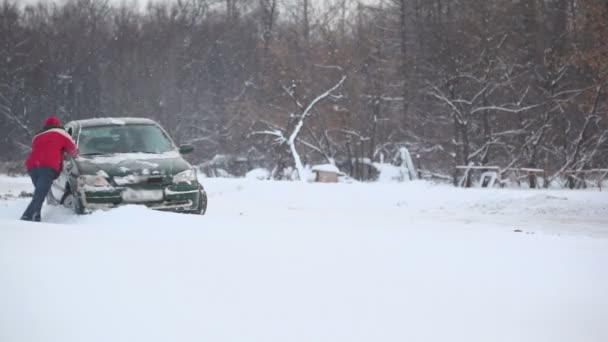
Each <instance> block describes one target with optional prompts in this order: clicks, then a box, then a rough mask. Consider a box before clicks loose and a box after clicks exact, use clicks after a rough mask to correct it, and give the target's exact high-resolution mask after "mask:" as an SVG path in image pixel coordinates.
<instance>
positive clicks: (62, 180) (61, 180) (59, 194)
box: [51, 125, 75, 201]
mask: <svg viewBox="0 0 608 342" xmlns="http://www.w3.org/2000/svg"><path fill="white" fill-rule="evenodd" d="M65 131H66V132H67V133H68V134H69V135H70V136H71V137H72V139H74V133H75V127H74V126H72V125H67V126H66V127H65ZM73 167H74V160H73V159H72V157H70V156H68V155H67V154H64V155H63V164H62V169H61V172H60V173H59V176H58V177H57V179H55V181H54V182H53V186H52V187H51V194H52V196H53V197H54V198H55V199H56V200H57V201H60V200H61V199H62V198H63V196H64V194H65V191H66V184H67V183H68V177H69V174H70V172H71V171H72V168H73Z"/></svg>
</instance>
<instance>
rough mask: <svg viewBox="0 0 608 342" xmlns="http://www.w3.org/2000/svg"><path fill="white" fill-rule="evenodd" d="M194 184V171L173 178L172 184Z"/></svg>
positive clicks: (187, 171) (184, 172)
mask: <svg viewBox="0 0 608 342" xmlns="http://www.w3.org/2000/svg"><path fill="white" fill-rule="evenodd" d="M192 182H196V171H195V170H194V169H190V170H186V171H182V172H180V173H178V174H176V175H174V176H173V183H188V184H191V183H192Z"/></svg>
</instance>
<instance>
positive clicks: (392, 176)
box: [373, 163, 410, 182]
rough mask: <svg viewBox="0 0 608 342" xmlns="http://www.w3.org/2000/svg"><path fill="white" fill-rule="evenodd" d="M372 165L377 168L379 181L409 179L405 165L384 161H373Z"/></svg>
mask: <svg viewBox="0 0 608 342" xmlns="http://www.w3.org/2000/svg"><path fill="white" fill-rule="evenodd" d="M373 165H374V167H375V168H376V170H378V181H379V182H403V181H409V180H410V175H409V170H408V169H407V168H406V167H403V166H395V165H393V164H386V163H373Z"/></svg>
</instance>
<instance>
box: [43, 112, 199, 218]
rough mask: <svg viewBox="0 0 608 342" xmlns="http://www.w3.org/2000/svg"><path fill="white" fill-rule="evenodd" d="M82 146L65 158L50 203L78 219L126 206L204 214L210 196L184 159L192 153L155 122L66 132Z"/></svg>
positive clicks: (93, 125) (112, 121)
mask: <svg viewBox="0 0 608 342" xmlns="http://www.w3.org/2000/svg"><path fill="white" fill-rule="evenodd" d="M65 129H66V131H67V132H68V134H70V135H71V136H72V138H73V139H74V141H75V142H76V145H77V146H78V152H79V155H78V157H77V158H75V159H72V158H66V159H65V160H64V162H63V169H62V172H61V174H60V175H59V177H58V178H57V179H56V180H55V182H54V183H53V187H52V189H51V191H50V192H49V195H48V198H47V202H48V203H50V204H63V205H65V206H69V207H71V208H72V209H73V210H74V211H75V212H76V213H77V214H83V213H87V212H90V211H91V210H94V209H104V208H111V207H115V206H118V205H123V204H144V205H146V206H148V207H150V208H153V209H159V210H169V211H176V212H184V213H195V214H204V213H205V211H206V209H207V194H206V193H205V190H204V188H203V186H202V185H201V184H200V183H199V181H198V178H197V174H196V170H195V169H194V168H193V167H192V166H191V165H190V164H189V163H188V162H187V161H186V160H185V159H184V158H183V157H182V155H184V154H187V153H190V152H192V150H193V148H192V146H189V145H183V146H180V147H179V148H178V147H177V146H176V145H175V144H174V143H173V141H172V140H171V138H169V135H168V134H167V133H166V132H165V130H164V129H163V128H162V127H161V126H160V125H159V124H158V123H156V122H155V121H152V120H149V119H141V118H102V119H89V120H78V121H72V122H70V123H68V124H67V125H66V126H65Z"/></svg>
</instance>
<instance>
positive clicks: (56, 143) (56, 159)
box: [25, 127, 78, 173]
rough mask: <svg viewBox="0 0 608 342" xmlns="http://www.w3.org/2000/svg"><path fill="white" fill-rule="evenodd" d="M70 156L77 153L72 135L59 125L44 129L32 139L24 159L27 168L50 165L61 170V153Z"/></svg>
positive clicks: (74, 155) (58, 170) (56, 169)
mask: <svg viewBox="0 0 608 342" xmlns="http://www.w3.org/2000/svg"><path fill="white" fill-rule="evenodd" d="M64 152H66V153H68V154H69V155H71V156H72V157H76V155H77V154H78V152H77V149H76V145H75V144H74V141H73V140H72V137H70V135H69V134H68V133H67V132H66V131H65V130H64V129H63V128H60V127H51V128H48V129H45V130H44V131H42V132H41V133H39V134H38V135H36V136H35V137H34V139H33V140H32V152H31V153H30V155H29V157H28V158H27V160H26V161H25V167H26V168H27V170H28V171H29V170H31V169H33V168H36V167H45V166H46V167H50V168H52V169H53V170H55V171H57V173H59V172H61V167H62V164H63V153H64Z"/></svg>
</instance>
